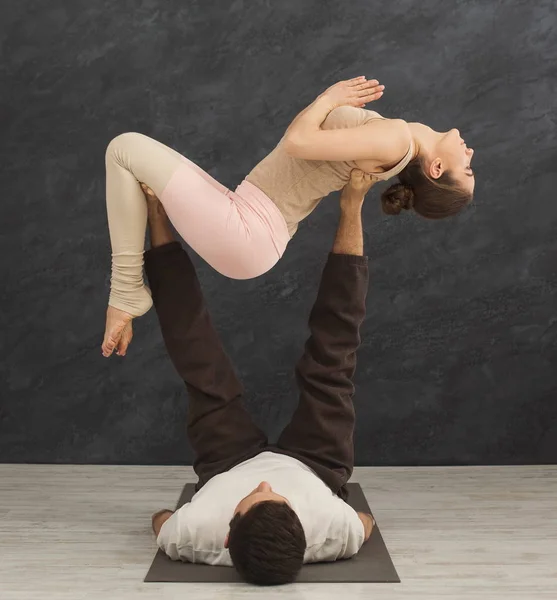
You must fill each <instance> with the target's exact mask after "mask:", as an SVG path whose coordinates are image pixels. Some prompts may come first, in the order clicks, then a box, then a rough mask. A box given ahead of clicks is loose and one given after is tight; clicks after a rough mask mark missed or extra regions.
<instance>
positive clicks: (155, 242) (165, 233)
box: [102, 183, 174, 358]
mask: <svg viewBox="0 0 557 600" xmlns="http://www.w3.org/2000/svg"><path fill="white" fill-rule="evenodd" d="M140 185H141V189H142V190H143V193H144V194H145V198H146V200H147V211H148V212H147V214H148V219H149V233H150V238H151V246H152V247H153V248H156V247H157V246H163V245H165V244H169V243H170V242H173V241H174V234H173V232H172V228H171V227H170V223H169V221H168V217H167V216H166V212H165V210H164V207H163V205H162V204H161V202H160V200H159V199H158V198H157V196H156V195H155V192H153V190H152V189H151V188H149V187H148V186H146V185H145V184H144V183H141V184H140ZM132 319H133V316H132V315H131V314H130V313H127V312H125V311H123V310H120V309H118V308H114V307H113V306H109V307H108V310H107V311H106V330H105V334H104V341H103V344H102V353H103V356H105V357H107V358H108V357H109V356H111V355H112V354H113V352H114V351H116V354H117V355H118V356H125V355H126V352H127V350H128V346H129V345H130V342H131V341H132V337H133V328H132Z"/></svg>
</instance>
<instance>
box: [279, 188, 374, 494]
mask: <svg viewBox="0 0 557 600" xmlns="http://www.w3.org/2000/svg"><path fill="white" fill-rule="evenodd" d="M368 189H369V188H368ZM349 192H350V190H347V189H346V188H345V191H344V192H343V195H342V197H341V216H340V223H339V226H338V230H337V234H336V239H335V242H334V246H333V251H332V253H331V254H329V257H328V260H327V264H326V265H325V268H324V270H323V275H322V277H321V283H320V286H319V291H318V294H317V300H316V302H315V304H314V306H313V309H312V311H311V315H310V318H309V328H310V332H311V335H310V337H309V339H308V340H307V342H306V345H305V351H304V354H303V356H302V358H301V359H300V361H299V362H298V365H297V367H296V378H297V381H298V386H299V388H300V399H299V404H298V407H297V409H296V411H295V413H294V416H293V418H292V421H291V422H290V424H289V425H287V426H286V428H285V429H284V431H283V432H282V434H281V436H280V438H279V441H278V443H277V449H278V450H279V451H281V452H284V453H285V454H288V455H291V456H294V457H295V458H298V459H300V460H302V461H303V462H304V463H305V464H307V465H308V466H309V467H311V468H312V469H314V470H315V471H316V473H317V474H318V475H319V476H320V477H321V478H322V479H323V481H324V482H325V483H326V484H327V485H328V486H329V487H330V488H331V489H332V490H333V492H335V493H337V494H339V495H340V496H341V497H343V498H345V499H346V497H347V494H346V488H345V487H344V486H345V484H346V483H347V482H348V480H349V479H350V476H351V474H352V470H353V467H354V441H353V438H354V421H355V419H354V406H353V404H352V396H353V394H354V385H353V383H352V377H353V375H354V371H355V368H356V350H357V348H358V346H359V344H360V325H361V324H362V322H363V320H364V317H365V310H366V304H365V300H366V294H367V288H368V266H367V257H365V256H363V253H364V252H363V250H364V248H363V232H362V220H361V209H362V204H363V198H364V194H365V192H364V193H363V194H358V193H355V192H354V191H353V190H352V192H351V193H349Z"/></svg>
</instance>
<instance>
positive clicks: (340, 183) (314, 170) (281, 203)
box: [246, 106, 414, 237]
mask: <svg viewBox="0 0 557 600" xmlns="http://www.w3.org/2000/svg"><path fill="white" fill-rule="evenodd" d="M384 118H385V117H382V116H381V115H380V114H379V113H376V112H374V111H371V110H366V109H364V108H355V107H352V106H340V107H339V108H335V109H334V110H332V111H331V112H330V113H329V115H328V116H327V118H326V119H325V121H324V122H323V123H322V125H321V129H342V128H348V127H359V126H360V125H365V124H366V123H369V122H370V121H373V120H374V119H384ZM413 150H414V149H413V144H410V148H409V149H408V152H407V153H406V156H404V158H403V159H402V160H401V161H400V162H399V163H398V164H397V165H396V166H395V167H393V168H392V169H389V170H388V171H385V172H384V173H374V176H375V177H377V178H378V179H382V180H387V179H390V178H391V177H394V176H395V175H398V174H399V173H400V172H401V171H402V169H404V167H406V165H407V164H408V163H409V162H410V160H411V159H412V155H413ZM356 168H357V165H356V163H355V162H354V161H346V162H344V161H342V162H341V161H338V162H329V161H323V160H304V159H300V158H293V157H292V156H288V154H286V152H285V151H284V147H283V143H282V140H281V141H280V142H279V143H278V144H277V146H276V147H275V149H274V150H273V151H272V152H271V153H270V154H268V155H267V156H266V157H265V158H264V159H263V160H262V161H261V162H260V163H259V164H258V165H256V166H255V168H254V169H253V170H252V171H251V172H250V173H249V174H248V175H247V176H246V180H247V181H249V182H250V183H252V184H253V185H255V186H257V187H258V188H259V189H260V190H261V191H262V192H264V193H265V194H266V195H267V196H269V198H270V199H271V200H272V201H273V202H274V203H275V204H276V205H277V207H278V209H279V210H280V212H281V213H282V214H283V216H284V218H285V220H286V224H287V226H288V232H289V233H290V236H291V237H292V236H293V235H294V234H295V233H296V230H297V229H298V223H299V222H300V221H302V220H303V219H305V218H306V217H307V216H308V215H309V214H310V213H311V212H313V210H315V207H316V206H317V205H318V204H319V202H320V201H321V200H322V199H323V198H324V197H325V196H328V195H329V194H330V193H331V192H335V191H338V190H341V189H342V188H343V187H344V186H345V185H346V183H347V182H348V181H349V180H350V171H352V169H356Z"/></svg>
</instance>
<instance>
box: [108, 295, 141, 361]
mask: <svg viewBox="0 0 557 600" xmlns="http://www.w3.org/2000/svg"><path fill="white" fill-rule="evenodd" d="M132 319H133V317H132V315H130V314H129V313H127V312H124V311H123V310H120V309H118V308H114V307H113V306H109V307H108V309H107V311H106V330H105V333H104V341H103V345H102V353H103V356H104V357H106V358H108V357H109V356H111V355H112V353H113V352H114V350H116V354H118V356H126V352H127V350H128V346H129V345H130V342H131V341H132V337H133V329H132Z"/></svg>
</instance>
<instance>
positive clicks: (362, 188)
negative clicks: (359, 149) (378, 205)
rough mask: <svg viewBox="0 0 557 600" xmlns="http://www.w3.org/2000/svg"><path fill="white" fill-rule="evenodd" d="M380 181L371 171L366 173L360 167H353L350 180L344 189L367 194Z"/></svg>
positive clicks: (357, 193) (356, 193)
mask: <svg viewBox="0 0 557 600" xmlns="http://www.w3.org/2000/svg"><path fill="white" fill-rule="evenodd" d="M378 181H379V180H378V179H377V178H376V177H374V176H373V175H372V174H371V173H364V172H363V171H361V170H360V169H352V171H351V172H350V181H349V182H348V183H347V184H346V185H345V186H344V189H345V190H346V191H347V192H349V193H353V194H354V195H361V196H365V195H366V194H367V193H368V192H369V190H370V189H371V188H372V187H373V186H374V185H375V184H376V183H377V182H378Z"/></svg>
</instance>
